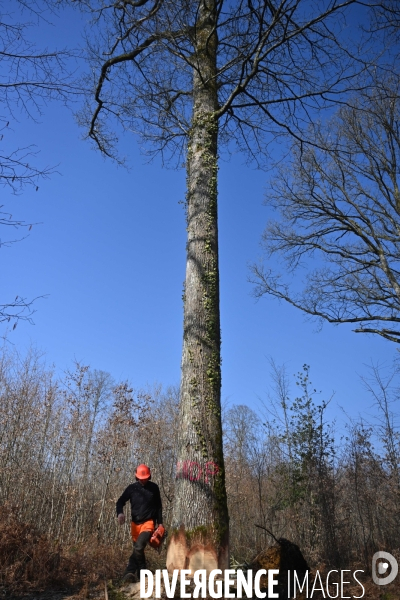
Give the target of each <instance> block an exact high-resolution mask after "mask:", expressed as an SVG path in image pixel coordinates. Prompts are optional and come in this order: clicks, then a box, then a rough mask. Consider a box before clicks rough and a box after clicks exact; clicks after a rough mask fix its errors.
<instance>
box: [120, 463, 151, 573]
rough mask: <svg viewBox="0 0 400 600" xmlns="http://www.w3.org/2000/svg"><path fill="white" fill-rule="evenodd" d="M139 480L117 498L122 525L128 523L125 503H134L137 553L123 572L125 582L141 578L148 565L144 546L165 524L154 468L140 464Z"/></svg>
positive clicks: (134, 533) (134, 531)
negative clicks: (158, 528)
mask: <svg viewBox="0 0 400 600" xmlns="http://www.w3.org/2000/svg"><path fill="white" fill-rule="evenodd" d="M135 477H136V482H135V483H131V485H128V487H127V488H126V490H125V491H124V493H123V494H122V496H121V497H120V498H118V500H117V516H118V522H119V524H120V525H123V524H124V523H125V515H124V513H123V510H124V506H125V503H126V502H127V501H128V500H130V503H131V514H132V523H131V535H132V540H133V552H132V554H131V556H130V558H129V562H128V566H127V567H126V569H125V573H124V575H123V581H130V582H134V581H138V578H139V577H140V570H141V569H145V568H146V558H145V555H144V549H145V547H146V545H147V543H148V542H149V540H150V538H151V535H152V533H153V531H154V530H155V528H156V523H157V526H160V525H162V504H161V496H160V490H159V487H158V485H156V484H155V483H153V482H152V481H150V479H151V473H150V469H149V467H148V466H146V465H139V466H138V468H137V469H136V473H135Z"/></svg>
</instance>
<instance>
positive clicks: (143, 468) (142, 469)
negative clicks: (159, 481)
mask: <svg viewBox="0 0 400 600" xmlns="http://www.w3.org/2000/svg"><path fill="white" fill-rule="evenodd" d="M135 477H136V479H141V480H142V481H148V480H149V479H151V473H150V469H149V467H148V466H147V465H139V466H138V467H137V469H136V473H135Z"/></svg>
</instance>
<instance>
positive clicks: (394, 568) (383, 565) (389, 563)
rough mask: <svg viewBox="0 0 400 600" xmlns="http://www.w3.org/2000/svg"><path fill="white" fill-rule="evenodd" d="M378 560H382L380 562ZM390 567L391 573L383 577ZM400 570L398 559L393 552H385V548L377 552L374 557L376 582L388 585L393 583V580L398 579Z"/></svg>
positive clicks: (373, 568)
mask: <svg viewBox="0 0 400 600" xmlns="http://www.w3.org/2000/svg"><path fill="white" fill-rule="evenodd" d="M378 560H379V561H380V562H378ZM383 561H385V562H383ZM389 567H390V573H388V575H386V576H385V577H382V575H385V573H387V572H388V569H389ZM398 571H399V566H398V564H397V560H396V559H395V557H394V556H393V555H392V554H389V552H383V550H381V551H380V552H375V554H374V556H373V557H372V579H373V581H374V583H376V584H377V585H388V583H392V581H394V579H396V577H397V573H398Z"/></svg>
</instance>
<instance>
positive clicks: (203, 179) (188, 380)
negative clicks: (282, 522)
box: [167, 0, 229, 570]
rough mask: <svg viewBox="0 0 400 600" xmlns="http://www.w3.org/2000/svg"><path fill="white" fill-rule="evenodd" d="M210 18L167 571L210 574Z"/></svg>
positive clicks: (203, 46)
mask: <svg viewBox="0 0 400 600" xmlns="http://www.w3.org/2000/svg"><path fill="white" fill-rule="evenodd" d="M216 18H217V16H216V3H215V0H203V1H202V2H201V4H200V9H199V15H198V21H197V25H196V39H195V53H194V57H193V62H194V76H193V77H194V81H193V120H192V128H191V132H190V137H189V144H188V157H187V231H188V241H187V263H186V282H185V292H184V333H183V352H182V379H181V405H180V433H179V436H178V452H177V457H178V463H177V470H176V487H175V497H174V509H173V515H172V525H173V528H174V530H173V533H172V538H171V541H170V544H169V548H168V557H167V566H168V568H169V569H173V568H177V569H181V568H189V569H192V570H194V569H201V568H205V569H207V570H211V569H214V568H218V567H219V568H226V567H227V566H228V562H229V552H228V537H229V531H228V509H227V502H226V491H225V472H224V460H223V453H222V427H221V360H220V346H221V337H220V319H219V272H218V227H217V170H218V166H217V139H218V121H217V119H216V118H215V116H214V114H215V111H216V109H217V107H218V97H217V85H216V50H217V34H216V28H215V24H216Z"/></svg>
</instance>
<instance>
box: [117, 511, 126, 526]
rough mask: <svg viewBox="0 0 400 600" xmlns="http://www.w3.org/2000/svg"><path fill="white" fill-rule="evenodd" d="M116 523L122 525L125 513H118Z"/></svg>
mask: <svg viewBox="0 0 400 600" xmlns="http://www.w3.org/2000/svg"><path fill="white" fill-rule="evenodd" d="M118 523H119V524H120V525H123V524H124V523H125V515H124V514H123V513H120V514H119V515H118Z"/></svg>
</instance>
